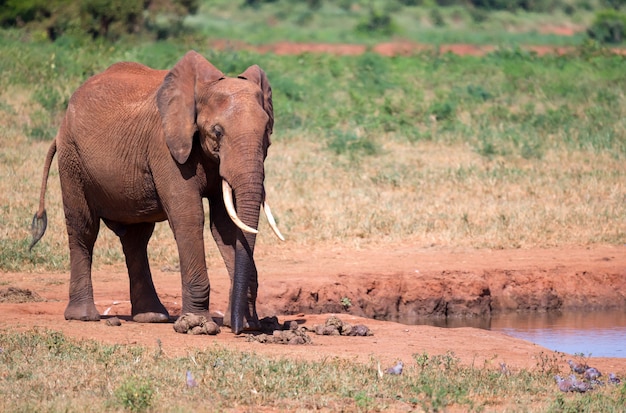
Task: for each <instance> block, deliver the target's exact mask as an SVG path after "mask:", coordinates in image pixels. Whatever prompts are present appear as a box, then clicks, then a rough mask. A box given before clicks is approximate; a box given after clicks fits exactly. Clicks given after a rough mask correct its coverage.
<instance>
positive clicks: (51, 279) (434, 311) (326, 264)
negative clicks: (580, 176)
mask: <svg viewBox="0 0 626 413" xmlns="http://www.w3.org/2000/svg"><path fill="white" fill-rule="evenodd" d="M257 255H258V256H257V266H258V268H259V272H260V275H259V281H260V289H259V300H258V310H259V315H260V316H261V317H263V316H272V315H277V316H278V317H279V320H280V321H281V322H284V321H287V320H295V321H297V322H298V323H299V324H300V325H301V326H305V327H309V328H313V326H314V325H316V324H322V323H324V321H325V320H326V319H327V318H328V317H329V314H331V313H332V314H336V315H338V316H339V317H340V318H341V319H342V320H343V321H345V322H349V323H352V324H365V325H366V326H368V327H369V328H370V329H371V330H372V331H373V335H372V336H366V337H344V336H319V335H312V336H311V338H312V341H313V343H312V344H307V345H281V344H261V343H258V342H250V341H248V340H247V339H246V336H245V335H241V336H235V335H233V334H232V333H230V331H229V330H228V329H222V332H221V333H220V334H218V335H216V336H192V335H186V334H179V333H176V332H174V329H173V324H172V323H170V324H139V323H135V322H132V321H130V317H129V315H130V304H129V302H128V300H129V295H128V278H127V275H126V273H125V269H124V268H123V267H113V268H108V269H106V270H97V271H95V273H94V276H93V280H94V289H95V298H96V304H97V307H98V309H99V310H100V312H101V314H107V316H114V315H116V316H118V317H119V318H121V319H122V325H121V326H119V327H111V326H108V325H107V324H106V322H105V321H104V320H103V321H100V322H77V321H66V320H64V318H63V311H64V309H65V305H66V303H67V295H68V279H69V275H68V274H67V273H2V274H0V280H2V284H1V285H0V290H5V292H6V290H7V289H9V288H19V289H22V290H30V291H31V292H33V293H34V294H33V295H31V296H25V297H22V298H21V299H18V300H17V301H20V300H21V301H26V302H23V303H16V302H11V301H16V300H8V299H6V294H5V298H4V299H3V298H2V294H0V328H2V329H30V328H33V327H38V328H43V329H53V330H60V331H63V332H64V333H65V334H67V335H69V336H72V337H79V338H90V339H96V340H99V341H102V342H107V343H120V344H141V345H145V346H148V347H155V348H156V346H157V339H158V340H160V341H161V343H162V346H163V350H164V351H165V353H166V354H167V355H169V356H184V355H185V354H187V353H188V352H189V351H190V350H192V349H205V348H211V347H212V346H214V345H221V346H225V347H228V348H237V349H240V350H244V351H252V352H256V353H260V354H266V355H270V356H276V357H294V358H299V359H307V360H322V359H325V358H328V357H331V358H334V357H342V358H348V359H351V360H357V361H361V362H364V363H371V362H372V360H377V361H380V362H381V363H382V364H383V365H384V364H392V363H393V362H394V361H395V360H396V359H401V360H403V361H404V362H405V364H407V363H413V362H414V361H413V358H412V355H413V354H415V353H420V354H421V353H423V352H426V353H428V354H429V355H437V354H445V353H446V352H449V351H451V352H453V353H454V354H455V355H456V356H457V357H459V358H460V359H461V361H462V362H463V363H467V364H474V365H476V366H486V367H488V368H494V369H496V368H498V366H499V363H500V362H505V363H506V364H507V365H508V366H509V367H510V368H511V369H522V368H534V367H536V366H537V365H538V364H540V363H541V360H542V359H544V360H545V358H546V357H552V356H554V357H557V358H558V357H563V356H560V355H558V354H555V353H552V352H551V351H549V350H547V349H545V348H542V347H540V346H538V345H535V344H533V343H530V342H527V341H523V340H520V339H516V338H512V337H508V336H506V335H504V334H501V333H497V332H491V331H486V330H480V329H474V328H457V329H443V328H437V327H430V326H424V325H406V324H400V323H395V322H390V321H382V320H374V319H373V318H372V317H376V318H379V319H380V318H386V319H394V318H397V317H406V316H418V315H420V316H424V315H428V316H439V317H443V316H447V317H461V316H475V317H476V316H481V317H486V316H489V314H494V313H497V312H509V311H573V310H583V311H589V310H592V309H594V310H601V309H606V308H622V309H624V311H626V246H594V247H569V248H558V249H554V248H553V249H531V250H521V249H519V250H467V249H462V250H455V249H442V248H436V247H433V248H423V247H418V246H411V245H404V246H402V247H400V248H396V249H393V250H391V249H389V248H385V249H383V248H380V249H379V248H376V247H375V246H370V247H367V248H362V249H359V250H354V249H353V248H347V247H344V246H341V245H337V246H335V247H326V248H325V249H316V250H307V251H304V250H302V249H301V248H300V249H296V248H293V247H290V246H288V245H283V246H280V247H278V248H274V249H273V250H272V251H269V252H268V251H259V252H258V254H257ZM209 267H210V268H209V277H210V280H211V308H210V309H211V312H212V313H213V314H214V315H215V318H216V320H218V321H219V319H220V316H221V315H222V314H223V312H224V310H225V306H226V302H227V295H228V279H227V275H226V272H225V270H224V269H223V268H222V266H221V265H220V263H219V262H218V261H217V260H210V262H209ZM154 279H155V285H156V287H157V291H158V292H159V295H160V297H161V300H162V301H163V303H164V304H165V306H166V307H167V308H168V310H169V311H170V313H171V315H172V316H176V315H179V313H180V306H181V287H180V275H179V273H178V272H176V271H175V269H172V268H161V269H154ZM9 295H11V294H9ZM12 295H13V296H14V297H15V298H19V297H18V294H17V293H14V294H12ZM37 296H39V297H40V299H41V301H37V299H38V297H37ZM346 299H347V300H346ZM348 301H349V302H350V304H351V305H350V306H349V307H348V306H347V305H346V304H347V302H348ZM365 317H367V318H365ZM565 357H568V356H565ZM593 364H594V365H595V366H597V367H599V368H601V369H604V370H605V371H615V372H621V373H622V374H624V373H626V359H624V358H595V357H594V358H593ZM565 367H567V366H566V365H565V364H564V365H563V368H564V369H565Z"/></svg>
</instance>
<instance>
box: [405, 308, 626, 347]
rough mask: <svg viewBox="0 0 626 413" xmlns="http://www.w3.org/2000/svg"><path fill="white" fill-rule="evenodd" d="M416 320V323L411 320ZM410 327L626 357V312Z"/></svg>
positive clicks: (434, 322) (430, 322) (513, 316)
mask: <svg viewBox="0 0 626 413" xmlns="http://www.w3.org/2000/svg"><path fill="white" fill-rule="evenodd" d="M414 321H417V320H414ZM411 324H428V325H433V326H438V327H450V328H454V327H475V328H482V329H485V330H492V331H499V332H502V333H504V334H507V335H509V336H512V337H517V338H521V339H523V340H527V341H531V342H533V343H536V344H539V345H540V346H543V347H546V348H548V349H551V350H555V351H561V352H564V353H568V354H580V353H582V354H584V355H585V356H589V355H591V356H593V357H621V358H626V311H624V310H607V311H595V312H551V313H525V314H517V313H516V314H504V315H496V316H492V317H491V319H447V320H432V319H431V320H428V321H426V322H425V320H423V319H421V320H419V322H412V323H411Z"/></svg>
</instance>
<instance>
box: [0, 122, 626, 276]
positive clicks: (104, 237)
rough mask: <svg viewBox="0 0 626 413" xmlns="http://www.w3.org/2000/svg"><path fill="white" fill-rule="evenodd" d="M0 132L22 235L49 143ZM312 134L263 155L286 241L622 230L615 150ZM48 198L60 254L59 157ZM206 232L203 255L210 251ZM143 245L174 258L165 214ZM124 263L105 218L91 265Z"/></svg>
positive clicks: (586, 235)
mask: <svg viewBox="0 0 626 413" xmlns="http://www.w3.org/2000/svg"><path fill="white" fill-rule="evenodd" d="M3 141H4V143H3V145H2V146H3V147H2V151H1V154H0V155H1V157H2V160H3V162H2V163H1V164H0V176H1V177H2V179H0V191H1V193H3V194H4V196H5V197H6V198H5V199H6V200H5V201H4V202H2V210H3V219H2V223H3V225H2V237H3V238H6V239H13V240H16V239H17V240H27V239H28V238H29V236H30V235H29V224H30V219H31V217H32V214H33V213H34V212H35V211H36V209H37V202H38V194H39V185H40V179H41V169H42V164H43V159H44V157H45V153H46V151H47V148H48V143H44V142H35V143H30V142H28V141H27V140H26V139H25V137H24V136H23V135H21V134H20V133H13V134H11V133H9V134H7V136H6V137H5V138H4V139H3ZM9 142H11V143H12V144H9ZM318 142H319V141H318ZM318 142H316V141H315V140H314V139H311V138H310V137H306V136H305V137H302V138H301V139H298V140H290V141H287V142H281V141H280V140H279V141H278V142H276V143H275V144H274V145H273V146H272V148H271V150H270V156H269V157H268V160H267V162H266V168H267V178H266V183H267V190H268V195H269V200H270V201H271V205H272V207H273V210H274V212H275V215H276V217H277V219H278V222H279V225H280V226H281V227H282V229H283V231H284V232H285V234H286V235H287V237H288V241H287V242H289V243H292V244H296V245H302V246H305V245H308V246H313V245H315V246H321V245H323V244H325V243H336V242H341V243H343V244H347V245H354V246H355V247H358V246H359V245H362V244H367V243H379V244H386V243H392V242H397V241H400V240H408V239H410V240H411V241H412V242H415V243H416V244H418V245H420V244H421V245H424V246H427V245H438V246H468V247H475V248H526V247H536V246H539V247H550V246H562V245H570V244H575V245H590V244H597V243H621V242H623V241H624V236H625V234H626V223H625V220H624V217H625V216H626V203H625V202H624V194H625V193H626V188H625V182H626V179H625V175H626V171H625V170H624V167H623V160H619V159H614V158H613V157H611V156H610V155H608V154H606V153H598V154H593V153H589V152H572V151H565V150H563V151H553V152H548V153H546V154H545V156H544V157H543V158H542V159H532V160H526V159H521V158H520V159H516V158H510V157H509V158H505V157H496V158H493V159H488V158H485V157H484V156H481V155H479V154H477V153H476V152H475V151H474V150H472V148H470V147H469V146H467V145H463V144H455V145H444V144H437V143H430V142H420V143H416V144H409V143H401V142H399V141H398V140H389V141H388V142H387V143H386V144H384V145H383V146H382V150H381V152H380V154H378V155H376V156H368V157H361V158H359V159H357V160H351V159H350V158H349V157H344V156H339V157H338V156H336V155H334V154H333V153H331V152H329V151H328V150H326V149H325V148H324V146H323V144H321V143H318ZM46 205H47V210H48V219H49V223H48V231H47V233H46V235H45V237H44V238H43V240H42V244H44V245H47V248H46V249H45V250H46V251H48V250H51V251H54V255H59V254H60V255H61V256H64V255H66V252H65V250H66V245H67V239H66V234H65V224H64V218H63V208H62V204H61V191H60V186H59V181H58V172H57V169H56V163H55V166H54V167H53V169H52V171H51V176H50V179H49V187H48V192H47V197H46ZM261 225H262V226H261V235H260V239H259V244H260V245H261V246H263V245H265V246H268V247H270V248H271V246H272V245H274V244H276V243H277V242H278V241H277V240H275V238H274V237H273V234H271V231H269V230H268V227H267V225H266V224H265V223H264V222H262V224H261ZM207 238H208V239H207V240H206V250H207V255H208V257H207V259H208V260H209V261H212V260H214V259H215V260H217V259H218V256H217V255H218V254H217V252H216V251H215V248H214V247H213V242H212V240H211V239H210V236H209V235H208V234H207ZM24 242H26V241H24ZM36 248H40V246H38V247H36ZM263 248H264V247H261V248H260V251H262V250H263ZM150 252H151V258H152V260H153V262H154V264H155V265H158V266H163V265H174V264H176V262H177V256H178V254H177V250H176V246H175V243H174V239H173V236H172V234H171V231H170V229H169V227H168V225H167V223H160V224H158V225H157V229H156V230H155V234H154V236H153V239H152V241H151V244H150ZM261 253H262V252H261ZM56 259H57V260H58V259H59V258H56ZM121 262H123V255H122V252H121V248H120V246H119V242H118V240H117V237H116V236H115V235H114V234H113V233H112V232H111V231H109V230H108V229H106V228H105V227H104V226H103V227H102V230H101V234H100V238H99V240H98V242H97V244H96V258H95V264H96V265H97V266H98V265H108V264H116V263H121Z"/></svg>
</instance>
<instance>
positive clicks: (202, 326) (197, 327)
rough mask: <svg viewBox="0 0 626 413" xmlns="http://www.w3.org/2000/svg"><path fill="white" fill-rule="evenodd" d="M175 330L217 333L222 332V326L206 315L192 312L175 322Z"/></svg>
mask: <svg viewBox="0 0 626 413" xmlns="http://www.w3.org/2000/svg"><path fill="white" fill-rule="evenodd" d="M174 331H176V332H177V333H183V334H185V333H186V334H194V335H198V334H208V335H215V334H217V333H219V332H220V327H219V326H218V325H217V324H216V323H214V322H213V321H209V320H207V318H206V317H204V316H201V315H196V314H192V313H187V314H184V315H182V316H180V317H178V320H176V322H175V323H174Z"/></svg>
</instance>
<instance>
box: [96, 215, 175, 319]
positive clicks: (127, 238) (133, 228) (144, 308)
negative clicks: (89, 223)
mask: <svg viewBox="0 0 626 413" xmlns="http://www.w3.org/2000/svg"><path fill="white" fill-rule="evenodd" d="M107 225H109V224H108V223H107ZM109 226H110V225H109ZM153 231H154V223H143V224H135V225H128V226H124V228H123V231H118V232H120V234H118V235H119V236H120V241H121V242H122V248H123V250H124V255H125V257H126V267H127V268H128V276H129V279H130V302H131V304H132V315H133V320H135V321H137V322H139V323H162V322H167V321H169V317H170V316H169V313H168V312H167V309H166V308H165V307H164V306H163V304H162V303H161V300H159V296H158V295H157V292H156V289H155V288H154V283H153V281H152V273H151V272H150V264H149V263H148V241H150V237H151V236H152V232H153Z"/></svg>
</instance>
